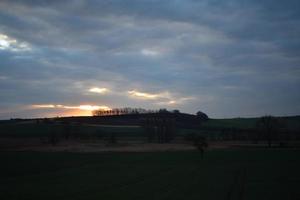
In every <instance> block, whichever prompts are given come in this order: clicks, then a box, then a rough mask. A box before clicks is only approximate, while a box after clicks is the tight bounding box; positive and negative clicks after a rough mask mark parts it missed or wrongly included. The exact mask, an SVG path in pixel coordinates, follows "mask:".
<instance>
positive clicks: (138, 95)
mask: <svg viewBox="0 0 300 200" xmlns="http://www.w3.org/2000/svg"><path fill="white" fill-rule="evenodd" d="M128 94H129V95H130V96H131V97H136V98H141V99H157V98H159V97H162V95H161V94H154V93H153V94H151V93H146V92H139V91H136V90H131V91H128Z"/></svg>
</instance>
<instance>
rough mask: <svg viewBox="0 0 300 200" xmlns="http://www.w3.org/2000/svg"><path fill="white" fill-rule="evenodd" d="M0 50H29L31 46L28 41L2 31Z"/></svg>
mask: <svg viewBox="0 0 300 200" xmlns="http://www.w3.org/2000/svg"><path fill="white" fill-rule="evenodd" d="M0 50H10V51H28V50H31V48H30V47H29V45H28V44H27V43H26V42H19V41H18V40H17V39H14V38H11V37H9V36H7V35H5V34H1V33H0Z"/></svg>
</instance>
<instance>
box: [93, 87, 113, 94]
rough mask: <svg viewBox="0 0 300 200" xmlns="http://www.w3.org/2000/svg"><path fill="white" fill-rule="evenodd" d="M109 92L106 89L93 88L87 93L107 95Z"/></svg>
mask: <svg viewBox="0 0 300 200" xmlns="http://www.w3.org/2000/svg"><path fill="white" fill-rule="evenodd" d="M108 91H109V90H108V89H107V88H97V87H93V88H90V89H89V92H93V93H98V94H104V93H107V92H108Z"/></svg>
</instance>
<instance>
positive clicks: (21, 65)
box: [0, 0, 300, 118]
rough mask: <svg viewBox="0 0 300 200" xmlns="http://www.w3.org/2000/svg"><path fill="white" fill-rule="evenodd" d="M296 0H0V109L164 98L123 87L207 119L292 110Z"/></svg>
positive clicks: (299, 55)
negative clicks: (98, 90) (165, 97)
mask: <svg viewBox="0 0 300 200" xmlns="http://www.w3.org/2000/svg"><path fill="white" fill-rule="evenodd" d="M299 4H300V3H299V1H296V0H295V1H294V0H288V1H270V0H263V1H258V0H257V1H256V0H255V1H246V0H245V1H240V0H230V1H220V0H207V1H194V0H188V1H177V0H174V1H158V0H152V1H141V0H133V1H124V0H115V1H88V2H87V1H82V0H70V1H35V0H32V1H25V0H24V1H22V0H19V1H8V0H4V1H1V2H0V34H1V35H2V40H8V39H3V35H4V36H7V37H9V39H11V40H10V42H11V46H10V47H7V46H5V45H7V44H6V43H5V42H7V41H4V43H3V42H2V43H3V44H1V43H0V92H1V94H0V100H1V103H0V107H1V108H3V109H4V108H5V110H6V111H5V113H3V112H2V113H0V117H1V118H9V117H13V116H35V114H34V112H38V111H29V110H26V109H25V110H24V109H22V108H23V107H24V106H27V105H30V104H74V105H79V104H83V103H86V104H95V105H107V106H113V107H115V106H137V105H138V106H141V107H146V108H147V107H148V108H158V107H162V106H164V105H163V104H162V103H163V102H159V100H141V99H133V98H130V97H129V96H128V93H127V92H128V91H129V90H133V89H135V90H138V91H141V92H148V93H153V94H155V93H163V92H169V93H170V94H171V97H169V98H173V99H177V100H180V99H182V98H183V99H184V98H187V99H189V100H186V101H181V102H180V104H176V105H165V106H166V107H169V108H174V107H178V108H180V109H181V110H182V111H186V112H195V111H196V110H197V109H202V110H203V111H205V112H207V113H208V114H209V115H210V116H213V117H234V116H257V115H263V114H276V115H292V114H299V111H300V104H299V102H300V95H299V94H298V92H297V89H298V88H299V85H300V78H299V77H300V70H299V67H300V66H299V64H300V39H299V35H300V28H299V27H300V5H299ZM0 40H1V37H0ZM1 45H2V46H1ZM3 45H4V46H3ZM12 45H14V49H13V48H11V47H12ZM22 45H23V46H22ZM24 45H25V47H26V48H24ZM22 48H23V49H22ZM96 86H97V87H105V88H109V89H110V90H111V92H110V93H108V94H106V95H95V94H90V93H88V89H89V88H91V87H96ZM191 97H192V98H191ZM10 110H11V112H10ZM47 112H49V111H47ZM47 112H46V111H45V112H43V113H41V112H40V111H39V114H40V115H42V114H45V113H47ZM51 112H53V111H51Z"/></svg>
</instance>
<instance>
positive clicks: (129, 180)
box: [0, 149, 300, 200]
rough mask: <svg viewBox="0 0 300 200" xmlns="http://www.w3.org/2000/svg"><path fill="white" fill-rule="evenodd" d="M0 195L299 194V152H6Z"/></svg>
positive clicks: (294, 196)
mask: <svg viewBox="0 0 300 200" xmlns="http://www.w3.org/2000/svg"><path fill="white" fill-rule="evenodd" d="M0 159H1V163H2V164H1V165H0V169H1V170H0V174H1V179H0V185H1V187H0V199H10V200H14V199H32V200H34V199H51V200H52V199H85V200H88V199H172V200H173V199H249V200H250V199H256V200H259V199H262V200H267V199H272V200H276V199H280V200H282V199H299V196H300V191H299V185H300V170H299V168H300V151H298V150H284V149H281V150H275V149H273V150H235V151H233V150H212V151H208V152H206V153H205V155H204V158H203V159H202V158H201V156H200V154H199V152H196V151H189V152H160V153H154V152H152V153H145V152H144V153H62V152H60V153H49V152H1V153H0Z"/></svg>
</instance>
